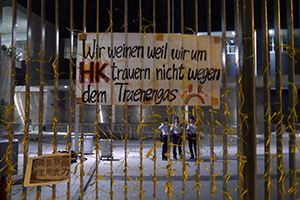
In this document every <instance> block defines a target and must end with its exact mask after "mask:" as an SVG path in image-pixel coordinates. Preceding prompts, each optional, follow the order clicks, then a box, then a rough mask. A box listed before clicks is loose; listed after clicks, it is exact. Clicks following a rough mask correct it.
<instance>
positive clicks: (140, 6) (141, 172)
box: [139, 0, 144, 199]
mask: <svg viewBox="0 0 300 200" xmlns="http://www.w3.org/2000/svg"><path fill="white" fill-rule="evenodd" d="M142 20H143V17H142V0H139V32H140V33H141V31H142V25H143V21H142ZM142 40H143V36H141V43H142ZM142 62H143V60H142V59H140V64H141V65H144V64H143V63H142ZM143 67H144V66H141V68H143ZM143 87H144V84H143V82H142V85H141V88H143ZM140 120H141V124H140V125H142V124H143V123H144V116H143V104H141V106H140ZM140 138H141V143H140V146H141V148H140V168H139V169H140V199H142V198H143V193H144V192H143V179H144V177H143V170H144V166H143V149H144V148H143V147H144V145H143V126H142V127H141V129H140Z"/></svg>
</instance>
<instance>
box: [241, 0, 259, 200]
mask: <svg viewBox="0 0 300 200" xmlns="http://www.w3.org/2000/svg"><path fill="white" fill-rule="evenodd" d="M253 4H254V3H253V0H251V1H246V0H244V1H243V7H242V8H243V46H244V49H243V56H244V59H243V63H242V71H243V80H242V88H243V93H244V104H243V107H242V112H243V114H244V115H245V116H247V118H245V119H244V120H245V124H242V131H243V133H244V137H243V139H244V141H245V142H247V144H245V145H243V152H244V156H245V158H246V159H247V162H246V163H245V167H244V169H243V173H244V180H245V191H247V192H246V194H245V196H244V198H245V199H246V200H255V199H257V187H256V186H257V183H256V176H257V174H256V172H257V170H256V167H257V166H256V86H255V58H254V57H253V55H254V53H255V48H254V5H253Z"/></svg>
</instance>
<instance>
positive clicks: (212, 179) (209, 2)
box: [207, 0, 215, 199]
mask: <svg viewBox="0 0 300 200" xmlns="http://www.w3.org/2000/svg"><path fill="white" fill-rule="evenodd" d="M207 20H208V21H207V35H211V0H208V16H207ZM214 137H215V128H214V108H213V106H211V136H210V160H211V161H210V175H211V176H210V180H211V181H210V182H211V184H210V191H211V199H213V198H214V186H215V179H214V176H213V175H214V159H215V158H214V157H215V155H214Z"/></svg>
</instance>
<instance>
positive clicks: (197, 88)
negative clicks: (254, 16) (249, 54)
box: [76, 33, 222, 109]
mask: <svg viewBox="0 0 300 200" xmlns="http://www.w3.org/2000/svg"><path fill="white" fill-rule="evenodd" d="M79 38H86V40H85V48H84V49H83V41H81V40H79V41H78V48H77V65H76V66H77V67H76V69H77V71H76V96H77V103H81V102H82V101H83V103H85V104H95V103H96V101H97V100H98V102H99V104H102V105H125V104H127V105H171V104H172V105H174V106H183V105H189V106H196V105H198V106H210V105H212V106H214V108H215V109H218V108H219V106H220V85H221V77H222V63H221V55H222V54H221V47H222V44H221V38H220V37H213V36H195V35H179V34H178V35H177V34H148V33H147V34H143V33H141V34H140V33H127V34H124V33H113V34H111V33H99V34H98V36H97V34H96V33H87V34H80V35H79ZM97 38H98V42H97ZM83 51H85V54H84V58H83V53H82V52H83ZM96 84H98V88H97V86H96Z"/></svg>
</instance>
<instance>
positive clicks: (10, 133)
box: [6, 0, 17, 200]
mask: <svg viewBox="0 0 300 200" xmlns="http://www.w3.org/2000/svg"><path fill="white" fill-rule="evenodd" d="M16 35H17V0H13V1H12V37H11V47H12V48H11V49H12V50H11V72H10V96H9V111H8V116H9V125H8V138H9V139H8V149H7V151H6V152H7V153H8V156H7V158H6V163H7V172H8V173H7V179H8V188H7V189H8V191H7V199H8V200H10V199H11V191H12V181H13V176H12V174H13V163H12V162H13V159H12V158H13V151H12V145H13V139H14V137H13V127H12V124H13V122H14V96H15V73H16V72H15V60H14V59H15V53H16V52H15V44H16Z"/></svg>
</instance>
